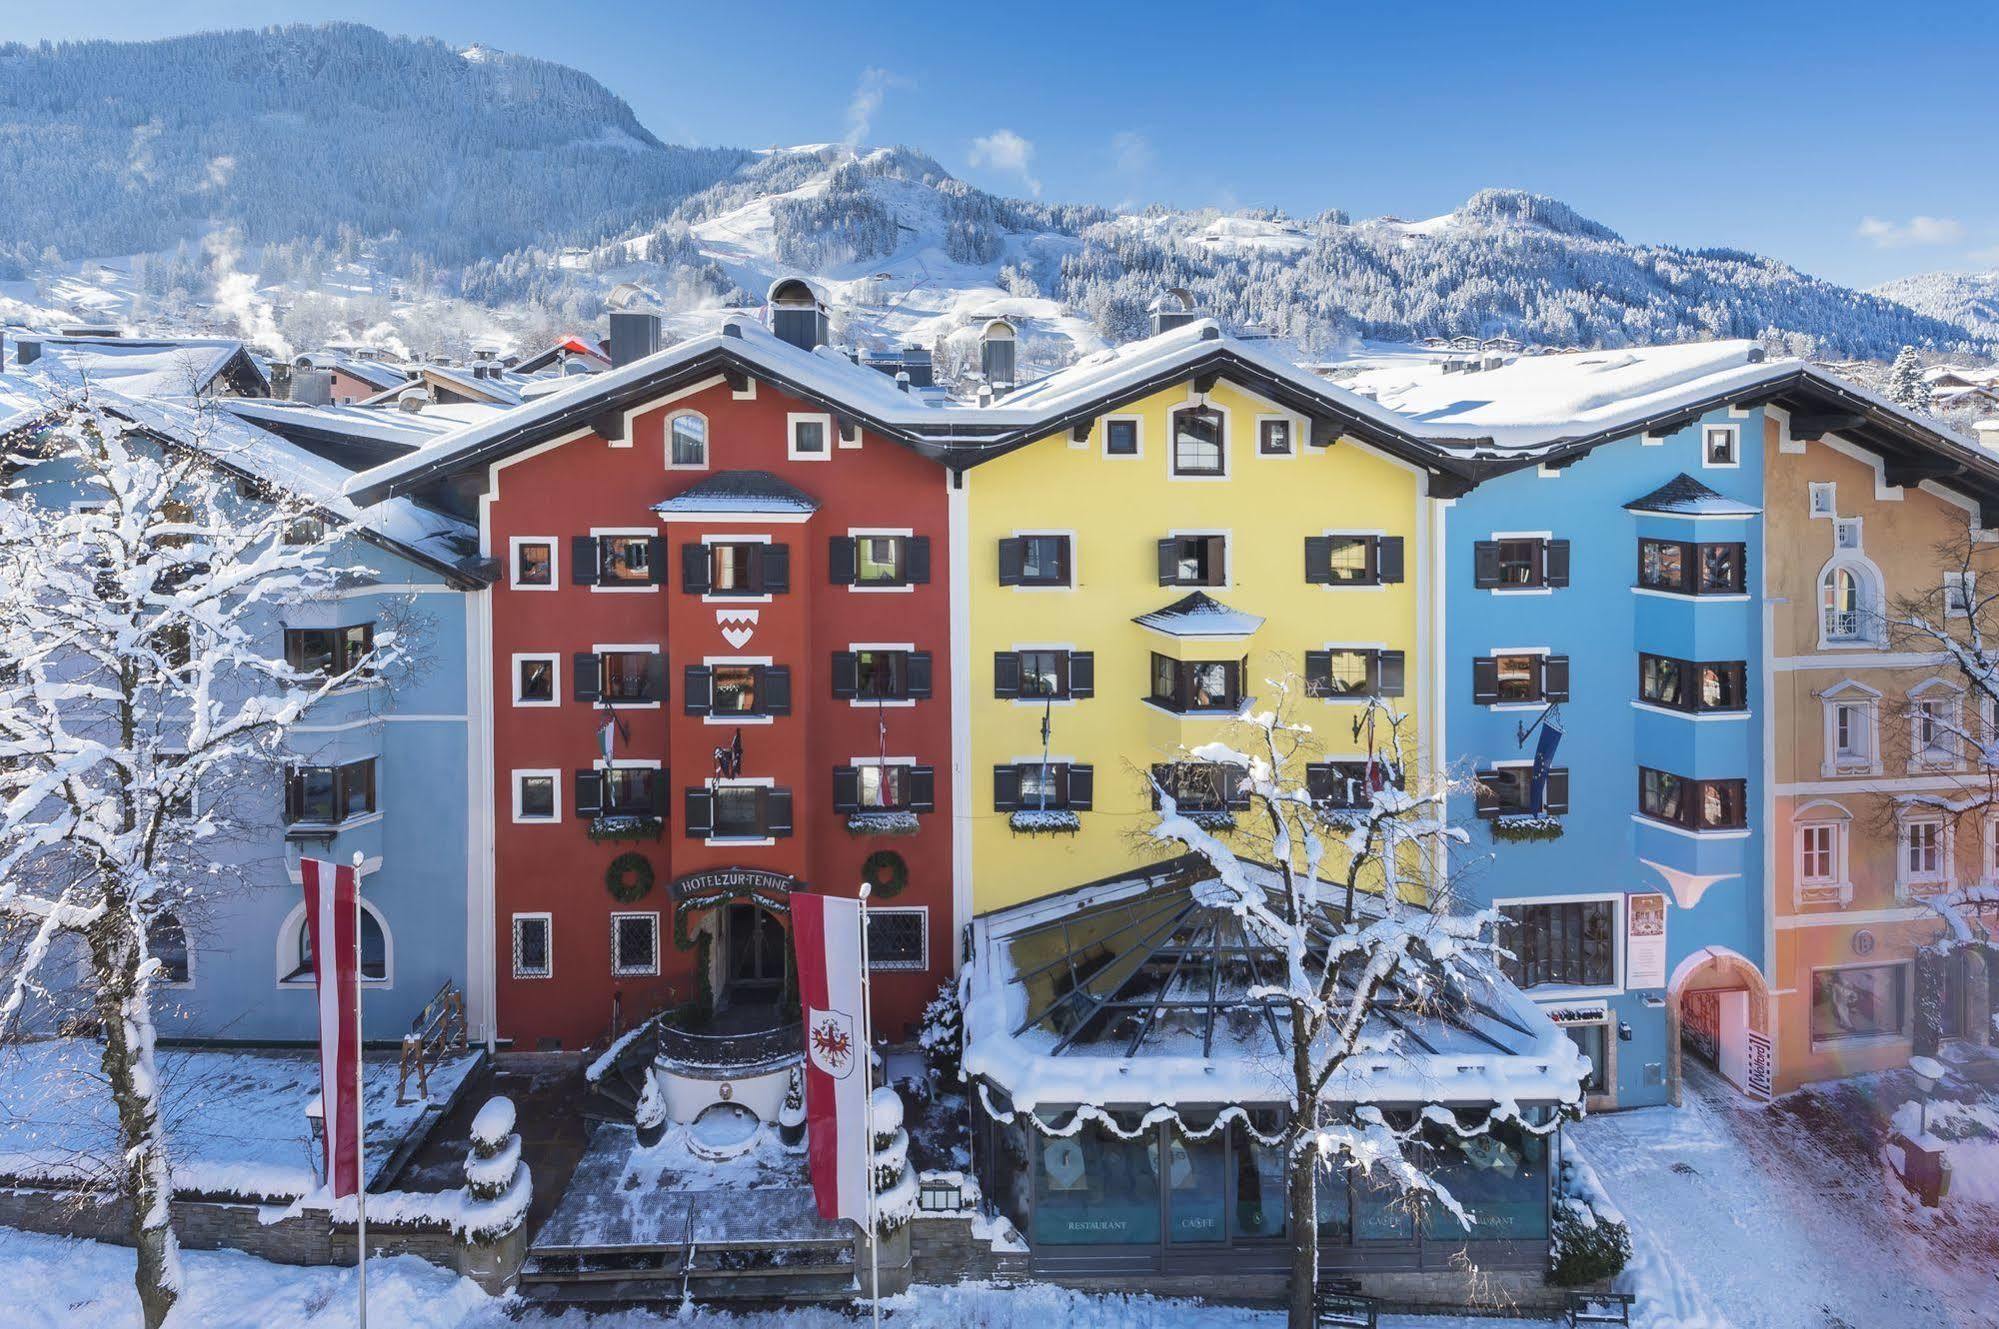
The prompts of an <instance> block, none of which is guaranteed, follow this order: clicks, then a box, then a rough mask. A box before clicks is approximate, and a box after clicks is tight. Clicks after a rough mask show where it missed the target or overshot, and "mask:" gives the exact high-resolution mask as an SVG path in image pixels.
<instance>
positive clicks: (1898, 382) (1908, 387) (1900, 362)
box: [1888, 346, 1930, 411]
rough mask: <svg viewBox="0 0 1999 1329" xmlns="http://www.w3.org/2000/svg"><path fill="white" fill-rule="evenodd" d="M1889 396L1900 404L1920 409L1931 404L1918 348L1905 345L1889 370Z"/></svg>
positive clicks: (1915, 409) (1916, 409)
mask: <svg viewBox="0 0 1999 1329" xmlns="http://www.w3.org/2000/svg"><path fill="white" fill-rule="evenodd" d="M1888 398H1889V400H1890V401H1893V402H1894V403H1895V404H1896V405H1898V406H1906V407H1908V408H1909V409H1910V410H1912V411H1920V410H1923V409H1925V408H1927V407H1928V406H1929V404H1930V389H1929V385H1928V384H1926V383H1924V382H1923V362H1922V361H1920V360H1918V359H1917V358H1916V348H1915V347H1913V346H1904V347H1903V348H1902V349H1901V351H1900V352H1899V353H1897V354H1896V356H1895V363H1894V364H1893V365H1892V366H1890V367H1889V370H1888Z"/></svg>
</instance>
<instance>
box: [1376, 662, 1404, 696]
mask: <svg viewBox="0 0 1999 1329" xmlns="http://www.w3.org/2000/svg"><path fill="white" fill-rule="evenodd" d="M1374 667H1375V692H1376V693H1377V694H1378V695H1380V696H1383V697H1399V696H1401V695H1402V689H1403V686H1404V684H1403V676H1404V674H1405V672H1406V671H1405V669H1404V664H1403V655H1402V652H1400V651H1382V652H1381V653H1380V654H1379V655H1377V656H1376V657H1375V666H1374Z"/></svg>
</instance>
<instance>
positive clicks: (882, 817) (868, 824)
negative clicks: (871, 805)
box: [847, 811, 920, 835]
mask: <svg viewBox="0 0 1999 1329" xmlns="http://www.w3.org/2000/svg"><path fill="white" fill-rule="evenodd" d="M919 829H920V826H919V823H918V822H917V820H916V814H915V813H914V812H900V811H897V812H850V813H848V814H847V834H849V835H914V834H916V832H917V831H918V830H919Z"/></svg>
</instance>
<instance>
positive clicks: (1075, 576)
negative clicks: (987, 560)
mask: <svg viewBox="0 0 1999 1329" xmlns="http://www.w3.org/2000/svg"><path fill="white" fill-rule="evenodd" d="M1007 535H1008V536H1009V537H1010V538H1013V539H1019V538H1021V537H1023V536H1029V535H1059V536H1062V537H1063V538H1065V539H1067V540H1068V541H1069V580H1067V581H1061V582H1050V583H1046V584H1040V585H1034V586H1006V587H1002V588H1001V589H1003V590H1008V591H1014V592H1019V591H1062V592H1067V591H1073V590H1075V589H1076V587H1077V586H1079V585H1081V584H1082V580H1083V579H1082V575H1081V574H1082V567H1083V554H1082V549H1083V541H1082V538H1081V536H1079V535H1078V534H1077V532H1076V531H1074V530H1073V529H1072V530H1066V531H1065V530H1056V529H1054V528H1052V527H1037V528H1035V529H1033V530H1020V529H1016V530H1012V531H1008V532H1007ZM998 549H999V546H997V545H994V546H993V550H994V556H995V557H997V556H998ZM995 584H997V582H995Z"/></svg>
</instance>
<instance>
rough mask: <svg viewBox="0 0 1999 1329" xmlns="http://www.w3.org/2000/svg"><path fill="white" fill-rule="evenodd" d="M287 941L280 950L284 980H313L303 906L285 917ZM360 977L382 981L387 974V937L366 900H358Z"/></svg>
mask: <svg viewBox="0 0 1999 1329" xmlns="http://www.w3.org/2000/svg"><path fill="white" fill-rule="evenodd" d="M285 928H286V930H287V934H288V942H287V944H286V945H285V947H284V949H283V950H282V951H281V952H280V954H279V964H280V967H283V966H285V965H287V964H289V966H290V967H289V968H288V969H285V973H284V977H283V978H282V979H281V980H280V981H281V982H285V983H306V984H310V983H311V982H312V981H313V971H312V929H311V928H310V927H308V926H306V919H305V906H304V905H300V906H299V907H298V908H296V909H294V910H292V912H291V916H290V917H289V918H287V919H286V920H285ZM361 977H362V978H363V979H364V980H366V981H368V982H371V983H380V982H384V981H386V980H387V979H388V977H389V939H388V932H387V931H386V930H385V929H384V928H383V927H382V917H381V915H380V914H378V913H376V912H375V906H373V905H371V904H369V903H368V902H367V901H366V900H363V901H362V902H361Z"/></svg>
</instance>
